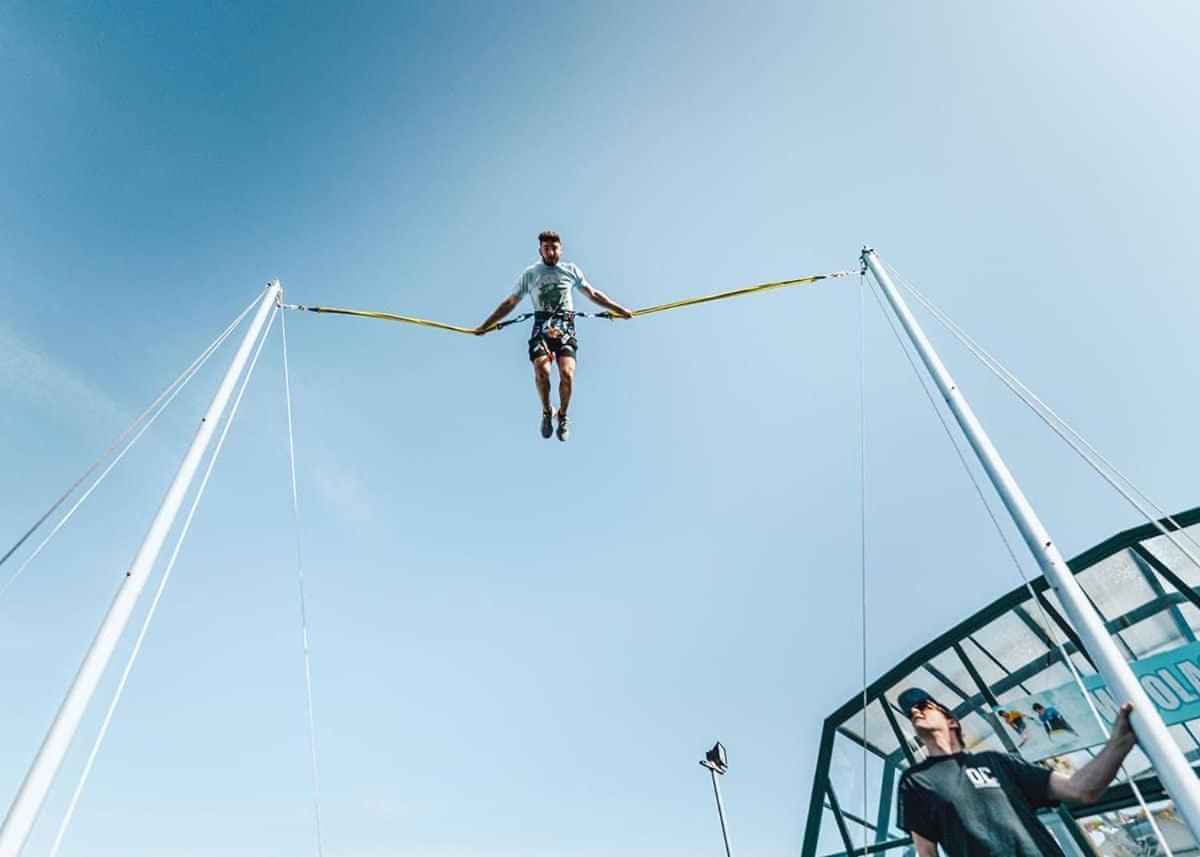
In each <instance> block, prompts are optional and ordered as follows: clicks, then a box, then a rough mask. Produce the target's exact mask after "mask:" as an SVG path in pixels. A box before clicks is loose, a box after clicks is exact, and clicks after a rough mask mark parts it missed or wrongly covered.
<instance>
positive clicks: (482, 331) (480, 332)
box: [471, 327, 488, 336]
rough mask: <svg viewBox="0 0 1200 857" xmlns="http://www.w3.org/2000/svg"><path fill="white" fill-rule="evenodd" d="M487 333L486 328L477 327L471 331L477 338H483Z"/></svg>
mask: <svg viewBox="0 0 1200 857" xmlns="http://www.w3.org/2000/svg"><path fill="white" fill-rule="evenodd" d="M487 332H488V329H487V328H486V327H477V328H475V329H474V330H472V331H471V333H473V334H475V335H476V336H483V335H484V334H485V333H487Z"/></svg>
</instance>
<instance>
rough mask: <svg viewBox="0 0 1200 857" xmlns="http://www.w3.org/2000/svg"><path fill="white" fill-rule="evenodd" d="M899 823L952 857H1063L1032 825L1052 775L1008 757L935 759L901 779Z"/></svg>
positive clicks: (1035, 823)
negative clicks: (938, 846) (936, 844)
mask: <svg viewBox="0 0 1200 857" xmlns="http://www.w3.org/2000/svg"><path fill="white" fill-rule="evenodd" d="M896 804H897V824H898V825H899V827H900V829H901V830H906V831H908V832H909V833H918V834H920V835H921V836H923V837H925V838H926V839H930V840H932V841H934V842H936V843H938V845H940V846H941V847H942V850H943V851H945V852H946V853H947V854H948V855H950V857H1064V855H1063V852H1062V849H1061V848H1059V847H1058V843H1057V842H1055V841H1054V837H1053V836H1051V835H1050V831H1048V830H1047V829H1046V828H1045V827H1044V826H1042V823H1041V822H1040V821H1038V819H1037V812H1036V810H1037V809H1038V808H1039V807H1046V806H1052V805H1053V804H1054V801H1052V800H1051V798H1050V771H1048V770H1046V769H1045V768H1041V767H1038V766H1037V765H1031V764H1029V763H1028V762H1026V761H1024V760H1023V759H1020V758H1019V757H1017V756H1010V755H1009V754H1007V753H995V752H990V751H989V752H985V753H955V754H954V755H952V756H934V757H932V758H929V759H926V760H925V761H924V762H921V763H919V764H917V765H914V766H913V767H911V768H909V769H908V770H906V771H905V772H904V773H903V774H901V775H900V790H899V794H898V795H897V797H896Z"/></svg>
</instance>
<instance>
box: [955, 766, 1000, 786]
mask: <svg viewBox="0 0 1200 857" xmlns="http://www.w3.org/2000/svg"><path fill="white" fill-rule="evenodd" d="M963 771H964V773H966V775H967V779H968V780H970V781H971V785H973V786H975V788H977V789H998V788H1000V781H999V780H998V779H996V778H995V777H994V776H992V771H991V768H982V767H980V768H963Z"/></svg>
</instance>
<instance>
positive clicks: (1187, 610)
mask: <svg viewBox="0 0 1200 857" xmlns="http://www.w3.org/2000/svg"><path fill="white" fill-rule="evenodd" d="M1175 609H1176V610H1178V611H1179V612H1180V613H1181V614H1183V620H1184V621H1185V622H1187V623H1188V627H1190V628H1191V629H1192V633H1194V634H1196V635H1198V636H1200V610H1198V609H1196V605H1194V604H1192V602H1190V601H1185V602H1183V603H1182V604H1180V605H1179V606H1178V607H1176V608H1175Z"/></svg>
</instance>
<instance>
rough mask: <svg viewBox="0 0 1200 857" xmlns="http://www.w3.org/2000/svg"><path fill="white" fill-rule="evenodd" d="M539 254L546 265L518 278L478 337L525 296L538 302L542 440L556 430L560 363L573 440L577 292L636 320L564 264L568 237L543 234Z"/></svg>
mask: <svg viewBox="0 0 1200 857" xmlns="http://www.w3.org/2000/svg"><path fill="white" fill-rule="evenodd" d="M538 253H539V254H540V255H541V257H542V261H541V262H539V263H537V264H534V265H530V266H529V267H528V268H526V269H525V270H524V271H523V272H522V273H521V276H520V277H518V278H517V286H516V288H515V289H513V293H512V294H511V295H509V296H508V297H507V298H505V299H504V300H503V301H502V302H501V303H500V306H498V307H496V309H495V311H494V312H493V313H492V314H491V315H489V316H488V317H487V318H486V319H485V320H484V322H483V324H481V325H479V327H477V328H475V335H476V336H482V335H483V334H485V333H487V332H488V329H489V328H491V326H492V325H494V324H495V323H496V322H498V321H500V319H502V318H504V317H505V316H506V315H508V314H509V313H510V312H512V311H513V310H514V309H515V308H516V306H517V304H518V303H520V301H521V298H522V297H523V296H525V295H529V298H530V300H532V301H533V310H534V315H533V331H532V333H531V334H530V336H529V359H530V360H531V361H532V362H533V380H534V383H535V384H536V385H537V392H538V398H539V399H540V400H541V402H542V437H545V438H548V437H550V434H551V433H552V431H553V426H552V424H551V420H552V419H553V417H554V411H553V409H552V408H551V407H550V364H551V363H553V362H554V361H555V360H557V361H558V431H557V434H558V439H559V440H563V441H565V440H566V439H567V438H568V437H570V436H571V422H570V420H569V419H568V417H567V408H568V406H570V404H571V391H572V389H573V386H574V383H575V354H576V352H577V351H578V350H579V340H578V339H577V338H576V337H575V306H574V304H573V303H572V301H571V291H572V290H573V289H578V290H579V291H581V292H583V294H585V295H587V297H588V298H589V299H590V300H591V301H592V302H593V303H597V304H599V305H600V306H602V307H604V308H605V309H607V310H610V311H611V312H613V313H616V314H617V315H619V316H621V317H622V318H633V313H632V312H630V311H629V310H627V309H626V308H625V307H623V306H621V305H620V304H618V303H616V302H614V301H612V300H611V299H609V297H608V295H606V294H604V292H602V291H600V290H599V289H595V288H592V284H591V283H589V282H588V281H587V278H586V277H585V276H584V275H583V271H581V270H579V267H578V266H577V265H575V264H574V263H572V262H564V261H562V239H561V238H559V237H558V233H557V232H550V231H548V230H547V231H546V232H543V233H542V234H541V235H539V236H538Z"/></svg>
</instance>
